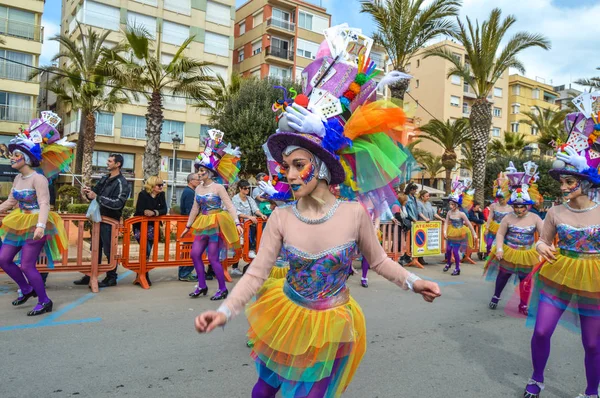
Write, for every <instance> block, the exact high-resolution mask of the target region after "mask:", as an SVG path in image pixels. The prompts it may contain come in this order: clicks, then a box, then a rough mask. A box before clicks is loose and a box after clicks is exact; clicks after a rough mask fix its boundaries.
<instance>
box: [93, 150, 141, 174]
mask: <svg viewBox="0 0 600 398" xmlns="http://www.w3.org/2000/svg"><path fill="white" fill-rule="evenodd" d="M117 153H120V154H121V155H123V169H126V170H131V171H133V166H134V164H135V155H134V154H131V153H121V152H117ZM110 155H112V152H105V151H94V154H93V155H92V166H93V167H97V168H101V169H104V168H106V161H107V160H108V158H109V157H110Z"/></svg>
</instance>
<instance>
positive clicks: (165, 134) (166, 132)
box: [160, 120, 185, 143]
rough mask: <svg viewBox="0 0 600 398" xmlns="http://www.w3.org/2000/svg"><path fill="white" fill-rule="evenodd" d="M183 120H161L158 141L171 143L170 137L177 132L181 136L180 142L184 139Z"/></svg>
mask: <svg viewBox="0 0 600 398" xmlns="http://www.w3.org/2000/svg"><path fill="white" fill-rule="evenodd" d="M184 125H185V123H184V122H177V121H175V120H163V125H162V131H161V132H160V142H167V143H171V142H172V141H171V138H173V136H174V135H175V133H177V135H178V136H179V138H181V143H183V141H184V137H185V135H184V134H183V127H184Z"/></svg>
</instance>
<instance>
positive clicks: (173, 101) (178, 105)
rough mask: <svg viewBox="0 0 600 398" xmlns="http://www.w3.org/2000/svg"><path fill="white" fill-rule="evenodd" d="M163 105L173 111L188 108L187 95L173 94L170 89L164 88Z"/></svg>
mask: <svg viewBox="0 0 600 398" xmlns="http://www.w3.org/2000/svg"><path fill="white" fill-rule="evenodd" d="M163 106H164V108H165V109H169V110H172V111H183V112H185V110H186V109H187V103H186V101H185V97H184V96H182V95H173V93H172V92H170V91H168V90H163Z"/></svg>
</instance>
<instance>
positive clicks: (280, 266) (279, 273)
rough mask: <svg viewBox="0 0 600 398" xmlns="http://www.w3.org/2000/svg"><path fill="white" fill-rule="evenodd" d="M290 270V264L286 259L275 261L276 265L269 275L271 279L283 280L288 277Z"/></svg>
mask: <svg viewBox="0 0 600 398" xmlns="http://www.w3.org/2000/svg"><path fill="white" fill-rule="evenodd" d="M289 270H290V263H289V262H288V261H287V260H284V259H277V261H275V265H274V266H273V268H271V273H270V274H269V278H274V279H283V278H285V276H286V275H287V273H288V271H289Z"/></svg>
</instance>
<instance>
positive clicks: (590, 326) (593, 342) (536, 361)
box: [527, 300, 600, 395]
mask: <svg viewBox="0 0 600 398" xmlns="http://www.w3.org/2000/svg"><path fill="white" fill-rule="evenodd" d="M563 311H564V310H563V309H561V308H557V307H555V306H554V305H552V304H551V303H548V302H545V301H541V300H540V304H539V308H538V312H537V319H536V323H535V329H534V331H533V337H532V338H531V358H532V361H533V375H532V376H531V378H532V379H534V380H535V381H538V382H540V383H542V382H543V381H544V368H545V367H546V363H547V362H548V357H549V356H550V339H551V338H552V334H553V333H554V330H555V329H556V325H557V324H558V321H559V319H560V317H561V315H562V313H563ZM580 320H581V341H582V343H583V349H584V351H585V361H584V363H585V376H586V379H587V388H586V390H585V393H586V394H587V395H595V394H598V384H599V383H600V319H599V318H598V317H588V316H580ZM539 390H540V389H539V387H537V386H535V385H531V386H527V391H529V392H531V393H534V394H537V393H539Z"/></svg>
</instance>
